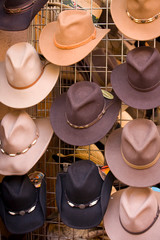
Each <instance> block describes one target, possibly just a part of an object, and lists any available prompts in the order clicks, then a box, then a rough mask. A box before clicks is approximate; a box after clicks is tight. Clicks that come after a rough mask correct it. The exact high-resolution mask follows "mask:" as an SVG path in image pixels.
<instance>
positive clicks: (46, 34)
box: [39, 21, 110, 66]
mask: <svg viewBox="0 0 160 240" xmlns="http://www.w3.org/2000/svg"><path fill="white" fill-rule="evenodd" d="M56 27H57V21H55V22H51V23H48V24H47V25H46V26H45V27H44V28H43V30H42V32H41V34H40V38H39V46H40V50H41V53H42V54H43V55H44V57H45V58H46V59H47V60H48V61H49V62H51V63H54V64H56V65H59V66H68V65H72V64H74V63H76V62H79V61H80V60H81V59H83V58H84V57H86V56H87V55H88V54H89V53H90V52H91V51H92V50H93V49H94V48H95V47H96V46H97V44H98V43H99V42H100V41H101V40H102V38H103V37H104V36H105V35H106V34H107V33H108V32H109V31H110V29H100V28H96V38H95V39H93V40H91V41H90V42H88V43H86V44H85V45H83V46H80V47H77V48H74V49H69V50H68V49H66V50H64V49H60V48H58V47H56V46H55V44H54V33H55V31H56ZM77 31H79V30H78V29H77Z"/></svg>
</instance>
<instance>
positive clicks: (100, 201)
mask: <svg viewBox="0 0 160 240" xmlns="http://www.w3.org/2000/svg"><path fill="white" fill-rule="evenodd" d="M113 181H114V176H113V175H112V173H111V172H109V173H108V174H107V176H106V178H105V180H104V181H103V180H102V178H101V176H100V174H99V170H98V167H97V166H96V165H95V164H94V163H93V162H92V161H89V160H86V161H83V160H81V161H77V162H75V163H73V164H72V165H71V166H70V167H69V168H68V172H67V173H59V174H58V177H57V182H56V202H57V206H58V210H59V213H60V217H61V220H62V221H63V222H64V224H66V225H67V226H69V227H72V228H76V229H88V228H92V227H95V226H97V225H98V224H100V222H101V221H102V219H103V216H104V213H105V211H106V208H107V205H108V200H109V197H110V193H111V189H112V183H113Z"/></svg>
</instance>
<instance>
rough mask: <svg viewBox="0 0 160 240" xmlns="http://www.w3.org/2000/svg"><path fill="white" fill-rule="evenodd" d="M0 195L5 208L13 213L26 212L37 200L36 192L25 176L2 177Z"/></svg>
mask: <svg viewBox="0 0 160 240" xmlns="http://www.w3.org/2000/svg"><path fill="white" fill-rule="evenodd" d="M1 193H2V199H3V202H4V204H5V207H6V208H7V210H9V211H13V212H14V211H15V212H17V211H21V210H28V209H29V208H30V207H32V205H33V204H34V203H36V200H37V190H36V188H35V187H34V185H33V184H32V183H31V181H30V179H29V177H28V176H27V175H23V176H6V177H4V179H3V181H2V184H1Z"/></svg>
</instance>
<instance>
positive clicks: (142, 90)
mask: <svg viewBox="0 0 160 240" xmlns="http://www.w3.org/2000/svg"><path fill="white" fill-rule="evenodd" d="M128 83H129V84H130V85H131V87H132V88H134V89H135V90H137V91H140V92H150V91H152V90H154V89H155V88H156V87H158V86H159V84H160V81H159V82H158V83H156V84H155V85H153V86H152V87H149V88H143V89H142V88H138V87H136V86H134V85H133V84H132V83H131V82H130V81H129V79H128Z"/></svg>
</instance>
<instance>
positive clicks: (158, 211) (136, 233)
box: [119, 206, 160, 235]
mask: <svg viewBox="0 0 160 240" xmlns="http://www.w3.org/2000/svg"><path fill="white" fill-rule="evenodd" d="M159 214H160V210H159V206H158V208H157V213H156V216H155V218H154V219H153V222H152V223H151V224H150V225H149V226H148V227H147V228H146V229H144V230H143V231H141V232H131V231H129V230H128V229H126V228H125V227H124V226H123V223H122V220H121V218H120V216H119V221H120V224H121V226H122V227H123V229H124V230H125V231H126V232H128V233H130V234H134V235H138V234H142V233H145V232H147V231H148V230H149V229H150V228H151V227H152V226H153V224H154V223H155V222H156V221H157V219H158V217H159Z"/></svg>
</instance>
